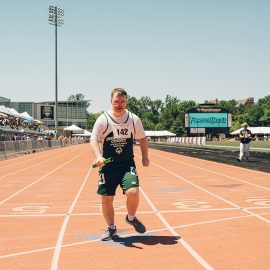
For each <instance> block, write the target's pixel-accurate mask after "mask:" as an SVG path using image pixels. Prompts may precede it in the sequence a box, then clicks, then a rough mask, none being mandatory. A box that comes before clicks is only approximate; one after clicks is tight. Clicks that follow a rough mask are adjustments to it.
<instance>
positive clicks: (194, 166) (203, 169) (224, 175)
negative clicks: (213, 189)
mask: <svg viewBox="0 0 270 270" xmlns="http://www.w3.org/2000/svg"><path fill="white" fill-rule="evenodd" d="M154 155H155V156H158V157H161V158H164V159H167V160H170V161H173V162H176V163H180V164H184V165H187V166H190V167H193V168H197V169H200V170H202V171H206V172H210V173H214V174H217V175H220V176H223V177H226V178H229V179H233V180H235V181H237V182H242V183H245V184H247V185H251V186H254V187H258V188H262V189H265V190H268V191H270V188H267V187H263V186H260V185H256V184H253V183H250V182H247V181H244V180H240V179H238V178H235V177H232V176H229V175H226V174H222V173H218V172H216V171H212V170H208V169H205V168H202V167H200V166H196V165H192V164H189V163H186V162H183V161H178V160H175V159H172V158H167V157H164V156H161V155H158V154H154ZM223 165H224V164H223ZM268 175H269V174H268Z"/></svg>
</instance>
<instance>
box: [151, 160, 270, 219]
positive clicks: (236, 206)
mask: <svg viewBox="0 0 270 270" xmlns="http://www.w3.org/2000/svg"><path fill="white" fill-rule="evenodd" d="M151 164H153V165H154V166H156V167H158V168H160V169H162V170H163V171H165V172H168V173H169V174H171V175H173V176H175V177H177V178H179V179H181V180H183V181H185V182H187V183H189V184H190V185H192V186H194V187H196V188H198V189H200V190H202V191H204V192H206V193H208V194H210V195H212V196H213V197H215V198H217V199H219V200H221V201H223V202H226V203H228V204H230V205H232V206H234V207H235V208H238V209H241V210H242V211H244V212H246V213H249V214H252V215H253V216H255V217H257V218H259V219H261V220H263V221H265V222H267V223H270V220H268V219H266V218H264V217H261V216H259V215H257V214H255V213H252V212H251V211H249V210H247V209H245V208H243V207H240V206H239V205H237V204H235V203H233V202H230V201H228V200H226V199H224V198H222V197H221V196H219V195H216V194H215V193H213V192H211V191H208V190H207V189H205V188H202V187H200V186H198V185H196V184H194V183H192V182H191V181H189V180H187V179H185V178H183V177H181V176H179V175H177V174H176V173H173V172H171V171H169V170H167V169H165V168H164V167H162V166H159V165H157V164H156V163H153V162H151Z"/></svg>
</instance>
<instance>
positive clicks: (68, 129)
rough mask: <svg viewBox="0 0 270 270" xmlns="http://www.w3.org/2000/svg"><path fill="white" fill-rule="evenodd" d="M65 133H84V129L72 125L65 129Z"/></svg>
mask: <svg viewBox="0 0 270 270" xmlns="http://www.w3.org/2000/svg"><path fill="white" fill-rule="evenodd" d="M64 130H65V131H73V132H76V133H83V129H82V128H80V127H78V126H76V125H71V126H68V127H66V128H64Z"/></svg>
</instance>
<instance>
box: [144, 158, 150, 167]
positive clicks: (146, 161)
mask: <svg viewBox="0 0 270 270" xmlns="http://www.w3.org/2000/svg"><path fill="white" fill-rule="evenodd" d="M142 164H143V166H144V167H148V166H149V164H150V161H149V159H148V158H143V159H142Z"/></svg>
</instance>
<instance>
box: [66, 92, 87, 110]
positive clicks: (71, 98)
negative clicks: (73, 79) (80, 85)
mask: <svg viewBox="0 0 270 270" xmlns="http://www.w3.org/2000/svg"><path fill="white" fill-rule="evenodd" d="M83 100H85V95H84V94H82V93H77V94H75V95H70V96H69V97H68V101H83ZM90 104H91V103H90V101H87V102H86V108H88V107H89V106H90Z"/></svg>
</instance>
